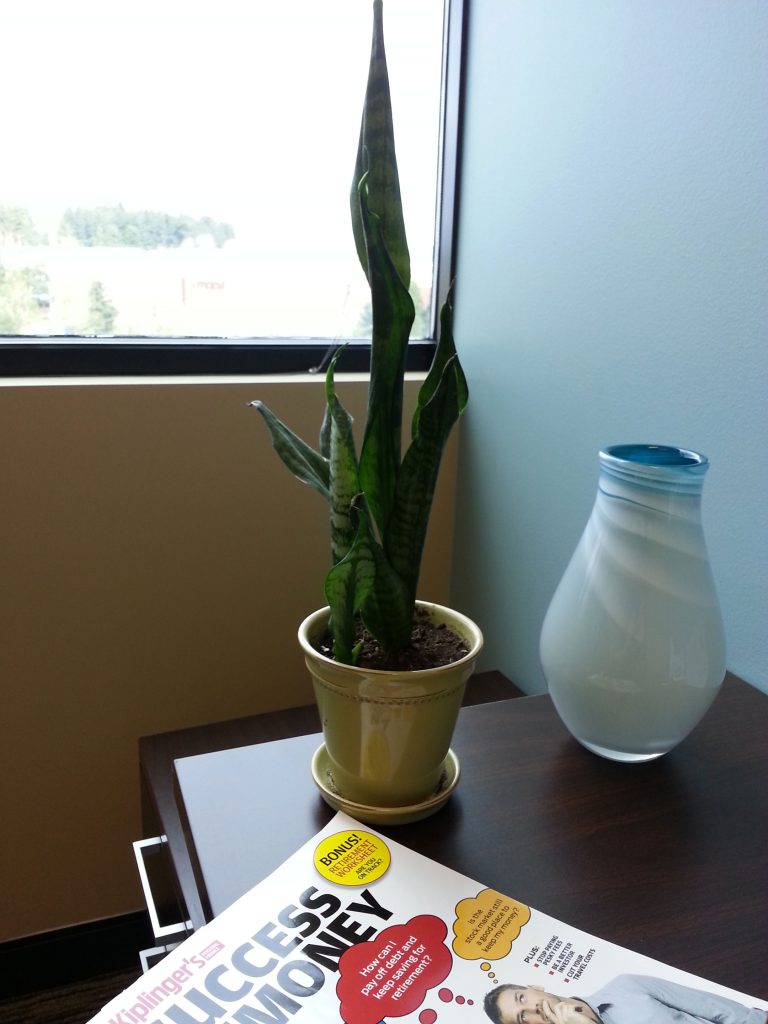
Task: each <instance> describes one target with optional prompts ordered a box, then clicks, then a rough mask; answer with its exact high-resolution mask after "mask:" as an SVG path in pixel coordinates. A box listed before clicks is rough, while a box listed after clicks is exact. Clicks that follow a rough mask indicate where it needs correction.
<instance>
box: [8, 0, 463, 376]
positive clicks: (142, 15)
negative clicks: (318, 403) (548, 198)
mask: <svg viewBox="0 0 768 1024" xmlns="http://www.w3.org/2000/svg"><path fill="white" fill-rule="evenodd" d="M445 7H446V10H445V12H444V9H443V8H444V0H385V4H384V26H385V39H386V44H387V57H388V63H389V71H390V82H391V88H392V101H393V110H394V119H395V132H396V142H397V149H398V163H399V169H400V177H401V189H402V196H403V206H404V212H405V218H406V227H407V230H408V237H409V244H410V248H411V261H412V267H413V272H412V277H413V281H412V289H411V290H412V294H413V296H414V300H415V303H416V308H417V320H416V323H415V325H414V331H413V332H412V341H413V342H414V343H413V344H412V348H413V349H414V358H415V359H416V365H418V362H419V358H420V356H421V360H422V362H424V360H426V359H428V356H429V352H430V351H431V344H430V339H431V338H433V336H434V320H435V306H436V304H437V300H438V298H439V294H438V293H442V294H444V292H445V287H446V282H447V281H448V280H449V277H450V256H451V225H452V216H453V195H454V174H455V163H456V157H455V154H456V133H457V128H456V124H457V112H456V111H457V106H458V67H457V65H458V56H457V55H458V53H459V49H460V27H461V11H460V7H461V4H460V3H459V2H458V0H454V3H453V4H452V5H450V4H449V3H448V0H446V2H445ZM370 30H371V3H370V2H369V3H365V2H361V0H323V3H318V2H317V0H281V2H280V3H273V2H270V3H267V2H259V3H252V4H249V5H244V4H242V3H241V2H239V0H219V2H218V3H216V4H210V3H199V2H198V3H186V2H184V3H183V2H182V0H153V2H149V0H133V2H132V3H130V4H128V3H127V2H123V3H118V2H117V0H113V2H111V3H109V4H104V3H103V2H101V0H73V2H72V3H69V4H66V5H60V4H58V3H57V2H56V0H50V3H48V4H43V5H34V6H33V5H29V4H27V3H26V0H6V3H5V4H4V5H3V10H2V12H1V13H0V32H2V38H3V41H4V46H3V49H4V54H5V56H4V60H3V62H2V64H0V83H2V92H3V95H4V96H6V97H9V98H10V97H12V100H10V101H9V102H7V103H6V104H5V105H4V134H5V137H6V139H15V140H16V146H15V148H14V151H13V153H12V154H11V153H10V151H9V150H6V157H5V158H4V168H3V175H2V178H0V182H1V184H0V335H2V336H3V337H2V339H0V373H2V374H5V375H14V374H30V375H34V374H38V373H39V374H47V373H78V374H80V373H141V372H150V373H164V372H172V373H185V372H187V373H191V372H278V371H285V370H307V369H309V368H310V367H313V366H316V365H317V364H318V363H319V362H320V361H322V358H323V354H324V353H325V352H327V351H328V350H329V348H331V347H332V346H333V345H335V344H338V342H339V341H340V340H342V339H343V340H349V339H352V342H353V343H352V345H350V353H349V357H348V362H347V368H350V369H351V368H362V367H364V366H365V365H366V362H367V354H368V346H367V344H366V338H368V337H369V317H370V305H369V301H370V300H369V294H368V289H367V284H366V281H365V278H364V276H363V274H362V271H361V270H360V267H359V264H358V263H357V258H356V255H355V248H354V242H353V240H352V234H351V228H350V221H349V206H348V189H349V185H350V184H351V174H352V168H353V166H354V157H355V151H356V146H357V135H358V130H359V122H360V112H361V108H362V102H363V93H364V87H365V79H366V74H367V66H368V55H369V49H370ZM446 68H447V69H448V72H449V74H447V75H446V74H443V71H444V70H445V69H446ZM436 226H437V227H438V228H439V230H436Z"/></svg>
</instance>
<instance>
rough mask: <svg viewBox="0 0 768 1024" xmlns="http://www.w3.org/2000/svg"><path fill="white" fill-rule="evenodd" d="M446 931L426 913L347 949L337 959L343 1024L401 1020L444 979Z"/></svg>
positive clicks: (448, 965) (447, 952)
mask: <svg viewBox="0 0 768 1024" xmlns="http://www.w3.org/2000/svg"><path fill="white" fill-rule="evenodd" d="M447 934H448V929H447V927H446V925H445V922H444V921H441V920H440V918H439V917H434V916H433V915H431V914H422V915H420V916H419V917H412V918H411V920H410V921H409V922H408V923H407V924H396V925H393V926H392V927H391V928H385V929H384V931H383V932H382V933H381V934H380V935H378V936H377V937H376V938H375V939H373V941H372V942H360V943H358V944H357V945H355V946H351V947H350V948H349V949H348V950H347V951H346V952H345V953H344V955H343V956H342V957H341V959H340V960H339V971H340V972H341V978H340V979H339V982H338V984H337V985H336V995H337V996H338V997H339V1001H340V1003H341V1008H340V1011H341V1017H342V1020H344V1021H345V1022H346V1024H378V1022H379V1021H381V1020H383V1019H384V1017H402V1016H404V1015H405V1014H406V1013H411V1012H412V1011H413V1010H415V1009H416V1008H417V1007H418V1006H420V1005H421V1003H422V1002H423V1000H424V997H425V995H426V994H427V990H428V989H430V988H434V987H435V985H439V984H440V982H442V981H445V979H446V978H447V977H448V974H449V973H450V970H451V966H452V964H453V960H452V958H451V952H450V950H449V949H448V947H447V946H446V945H445V937H446V935H447Z"/></svg>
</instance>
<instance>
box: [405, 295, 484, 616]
mask: <svg viewBox="0 0 768 1024" xmlns="http://www.w3.org/2000/svg"><path fill="white" fill-rule="evenodd" d="M446 356H447V358H446ZM435 362H437V363H438V364H439V365H440V366H441V373H440V377H439V379H437V378H436V375H433V374H432V373H430V374H429V375H428V378H427V381H425V384H424V386H423V389H422V390H423V392H424V394H423V395H422V396H420V402H419V409H418V413H417V415H416V416H415V417H414V431H415V434H414V437H413V440H412V441H411V445H410V447H409V449H408V451H407V452H406V454H405V458H404V459H403V464H402V466H401V467H400V474H399V477H398V485H397V492H396V496H395V505H394V511H393V515H392V519H391V521H390V526H389V530H388V532H387V537H386V545H385V550H386V553H387V557H388V558H389V560H390V562H391V563H392V566H393V567H394V569H395V571H396V572H397V573H398V575H399V576H400V577H401V579H402V580H403V582H404V584H405V585H406V587H407V589H408V592H409V594H411V595H412V598H413V600H415V599H416V587H417V585H418V578H419V570H420V567H421V558H422V553H423V550H424V541H425V539H426V535H427V526H428V524H429V516H430V512H431V509H432V500H433V498H434V494H435V487H436V486H437V478H438V473H439V469H440V462H441V459H442V453H443V449H444V447H445V443H446V441H447V440H448V436H449V434H450V432H451V429H452V428H453V426H454V424H455V423H456V421H457V419H458V418H459V416H460V415H461V413H462V412H463V410H464V407H465V406H466V404H467V398H468V391H467V381H466V378H465V376H464V371H463V370H462V368H461V364H460V363H459V359H458V356H457V355H456V352H455V349H454V344H453V337H452V333H451V319H450V310H448V311H447V313H444V316H443V317H442V333H441V341H440V344H439V345H438V351H437V353H436V354H435ZM433 368H434V366H433ZM430 378H431V380H430ZM435 381H436V383H435ZM427 384H429V387H427Z"/></svg>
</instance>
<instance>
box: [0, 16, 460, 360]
mask: <svg viewBox="0 0 768 1024" xmlns="http://www.w3.org/2000/svg"><path fill="white" fill-rule="evenodd" d="M468 2H469V0H445V14H444V23H443V78H442V86H441V101H440V104H441V105H440V120H441V125H440V136H439V148H440V152H439V156H438V169H437V175H438V184H437V209H436V216H435V263H434V267H433V278H432V285H433V295H434V296H435V302H434V304H433V317H432V324H431V337H430V338H426V339H416V340H413V341H411V342H409V345H408V355H407V369H408V370H414V371H419V370H426V369H428V367H429V365H430V363H431V361H432V355H433V353H434V349H435V341H436V331H437V320H438V318H439V310H440V308H441V307H442V305H443V303H444V301H445V299H446V296H447V294H448V290H449V288H450V286H451V282H452V281H453V276H454V268H455V251H456V227H457V216H458V194H459V172H460V142H461V139H460V125H461V110H462V103H463V89H462V83H463V69H464V62H465V31H466V28H465V26H466V13H467V12H466V8H467V5H468ZM344 344H346V348H345V350H344V352H343V353H342V355H341V357H340V359H339V362H338V364H337V370H338V371H340V372H367V371H368V369H369V366H370V352H371V345H370V341H366V340H360V339H333V340H329V339H327V338H323V339H315V338H246V339H231V338H215V337H210V338H205V337H202V338H194V339H192V338H162V339H155V338H150V337H115V338H84V337H63V336H41V337H34V336H23V337H22V336H10V335H8V336H5V337H3V338H2V339H1V340H0V377H7V378H13V377H91V376H119V377H122V376H136V377H145V376H196V375H211V376H220V375H223V376H240V375H242V376H252V375H256V374H305V373H319V372H323V371H324V370H325V369H326V367H327V365H328V362H329V361H330V358H331V356H332V354H333V353H334V352H335V351H336V349H337V348H338V347H339V346H341V345H344Z"/></svg>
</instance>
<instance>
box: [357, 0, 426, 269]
mask: <svg viewBox="0 0 768 1024" xmlns="http://www.w3.org/2000/svg"><path fill="white" fill-rule="evenodd" d="M365 174H367V176H368V177H367V186H366V187H367V189H368V194H369V204H370V207H371V209H372V210H374V211H375V212H376V213H377V214H378V215H379V217H380V218H381V222H382V233H383V236H384V240H385V242H386V245H387V249H388V250H389V253H390V256H391V257H392V260H393V262H394V264H395V266H396V267H397V272H398V274H399V275H400V277H401V278H402V280H403V282H404V284H405V287H406V288H407V287H408V286H409V284H410V282H411V267H410V257H409V255H408V242H407V240H406V237H405V224H404V222H403V207H402V203H401V200H400V180H399V177H398V173H397V157H396V155H395V135H394V129H393V125H392V103H391V99H390V93H389V75H388V72H387V57H386V53H385V50H384V21H383V7H382V0H374V4H373V39H372V43H371V60H370V65H369V71H368V86H367V89H366V93H365V102H364V105H363V116H362V121H361V124H360V140H359V143H358V149H357V160H356V162H355V170H354V176H353V179H352V187H351V189H350V196H349V201H350V209H351V213H352V230H353V232H354V236H355V245H356V247H357V255H358V258H359V260H360V264H361V266H362V268H363V270H364V271H365V274H366V276H367V277H368V279H369V280H370V274H369V270H368V253H367V246H366V241H365V230H364V227H363V224H362V215H361V211H360V195H359V186H360V182H361V180H362V178H363V175H365Z"/></svg>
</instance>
